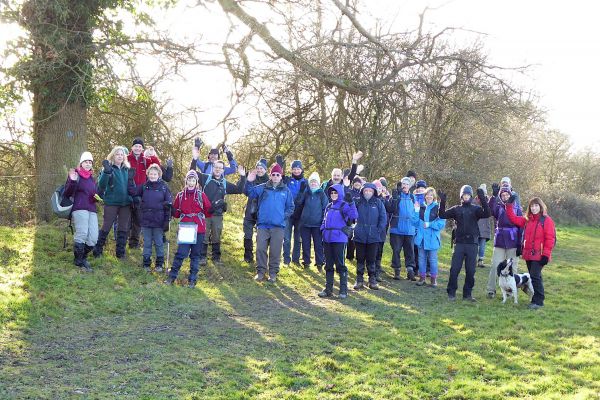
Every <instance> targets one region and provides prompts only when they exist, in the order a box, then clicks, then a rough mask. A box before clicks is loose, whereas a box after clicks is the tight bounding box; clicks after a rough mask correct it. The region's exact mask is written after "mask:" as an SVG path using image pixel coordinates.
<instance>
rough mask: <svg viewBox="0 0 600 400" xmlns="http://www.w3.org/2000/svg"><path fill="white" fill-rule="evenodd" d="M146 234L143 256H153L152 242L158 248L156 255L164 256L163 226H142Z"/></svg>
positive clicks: (143, 232)
mask: <svg viewBox="0 0 600 400" xmlns="http://www.w3.org/2000/svg"><path fill="white" fill-rule="evenodd" d="M142 234H143V235H144V250H143V251H142V256H144V257H152V243H154V248H155V249H156V257H164V256H165V249H164V246H163V230H162V228H145V227H142Z"/></svg>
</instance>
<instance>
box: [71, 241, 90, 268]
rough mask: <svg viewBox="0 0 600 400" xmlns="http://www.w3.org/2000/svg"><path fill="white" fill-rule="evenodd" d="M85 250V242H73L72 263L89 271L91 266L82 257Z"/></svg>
mask: <svg viewBox="0 0 600 400" xmlns="http://www.w3.org/2000/svg"><path fill="white" fill-rule="evenodd" d="M84 252H85V243H73V257H74V260H73V261H74V263H75V265H76V266H77V267H79V268H81V269H82V270H83V271H85V272H91V271H92V267H91V266H90V264H89V263H88V262H87V260H85V262H84V258H83V254H84Z"/></svg>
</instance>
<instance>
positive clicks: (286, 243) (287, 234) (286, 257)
mask: <svg viewBox="0 0 600 400" xmlns="http://www.w3.org/2000/svg"><path fill="white" fill-rule="evenodd" d="M292 229H294V248H293V250H292V256H291V258H290V248H291V247H292ZM300 243H301V237H300V221H299V220H292V219H290V218H288V219H286V221H285V229H284V231H283V263H284V264H289V263H290V262H291V261H294V262H297V263H299V262H300Z"/></svg>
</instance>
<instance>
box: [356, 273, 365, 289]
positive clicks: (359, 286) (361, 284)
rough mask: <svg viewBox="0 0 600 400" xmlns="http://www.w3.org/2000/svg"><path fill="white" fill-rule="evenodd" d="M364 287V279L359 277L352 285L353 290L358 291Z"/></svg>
mask: <svg viewBox="0 0 600 400" xmlns="http://www.w3.org/2000/svg"><path fill="white" fill-rule="evenodd" d="M364 287H365V282H364V278H363V277H362V275H361V276H358V275H357V276H356V282H355V283H354V290H360V289H363V288H364Z"/></svg>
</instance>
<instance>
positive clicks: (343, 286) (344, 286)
mask: <svg viewBox="0 0 600 400" xmlns="http://www.w3.org/2000/svg"><path fill="white" fill-rule="evenodd" d="M346 297H348V272H342V273H341V274H340V299H345V298H346Z"/></svg>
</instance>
